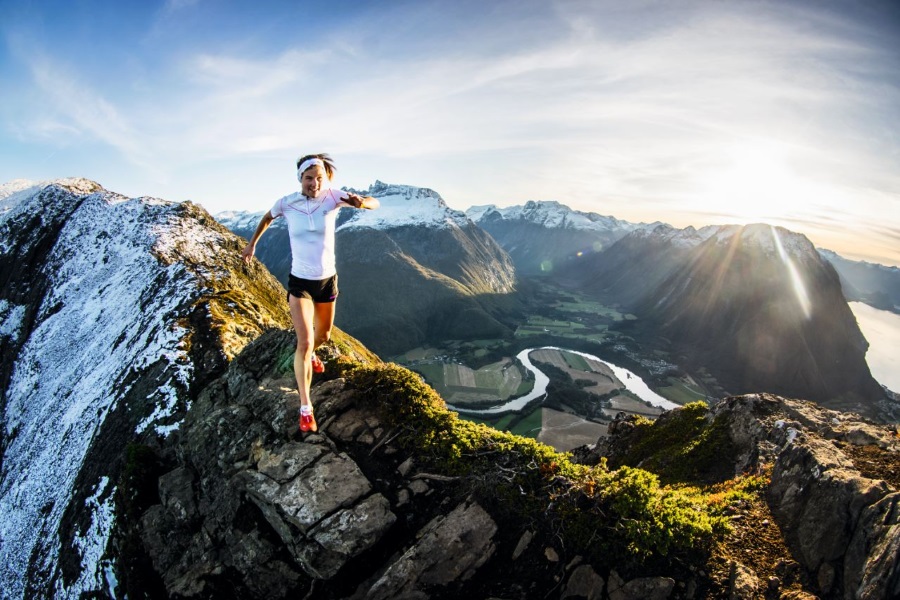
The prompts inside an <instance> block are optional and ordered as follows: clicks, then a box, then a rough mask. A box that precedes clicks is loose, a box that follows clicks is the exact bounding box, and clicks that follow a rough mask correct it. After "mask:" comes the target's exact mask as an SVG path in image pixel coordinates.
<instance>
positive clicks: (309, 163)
mask: <svg viewBox="0 0 900 600" xmlns="http://www.w3.org/2000/svg"><path fill="white" fill-rule="evenodd" d="M316 165H319V166H320V167H322V168H323V169H324V168H325V163H324V162H322V159H321V158H307V159H306V160H304V161H303V162H302V163H300V166H299V167H297V176H298V177H299V176H300V175H302V174H303V172H304V171H306V170H307V169H308V168H310V167H314V166H316Z"/></svg>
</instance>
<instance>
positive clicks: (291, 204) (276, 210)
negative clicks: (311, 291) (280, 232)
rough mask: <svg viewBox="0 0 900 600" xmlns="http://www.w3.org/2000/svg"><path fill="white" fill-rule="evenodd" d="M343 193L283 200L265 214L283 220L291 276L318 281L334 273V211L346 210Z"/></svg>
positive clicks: (324, 193)
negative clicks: (285, 225)
mask: <svg viewBox="0 0 900 600" xmlns="http://www.w3.org/2000/svg"><path fill="white" fill-rule="evenodd" d="M348 197H349V196H348V194H347V192H342V191H341V190H332V189H327V190H325V191H324V192H322V193H321V194H319V196H318V197H317V198H307V197H306V196H304V195H302V194H297V195H296V196H287V197H285V198H282V199H281V200H279V201H278V202H276V203H275V206H273V207H272V209H271V210H270V211H269V213H270V214H271V215H272V217H274V218H276V219H277V218H278V217H282V216H283V217H284V218H285V220H286V222H287V228H288V237H289V238H290V240H291V275H293V276H294V277H299V278H301V279H311V280H313V281H318V280H322V279H328V278H329V277H331V276H332V275H334V274H335V273H336V272H337V269H336V268H335V265H334V225H335V220H336V219H337V214H338V210H339V209H340V208H341V207H342V206H350V204H348V203H347V202H346V201H345V200H346V199H347V198H348Z"/></svg>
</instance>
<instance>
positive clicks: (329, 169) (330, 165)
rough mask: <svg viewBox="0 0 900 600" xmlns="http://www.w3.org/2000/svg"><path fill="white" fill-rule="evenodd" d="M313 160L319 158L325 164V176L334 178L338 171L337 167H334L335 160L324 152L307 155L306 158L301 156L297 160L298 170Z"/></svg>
mask: <svg viewBox="0 0 900 600" xmlns="http://www.w3.org/2000/svg"><path fill="white" fill-rule="evenodd" d="M311 158H318V159H319V160H321V161H322V162H323V163H324V164H325V174H326V175H328V179H331V178H333V177H334V172H335V171H336V170H337V167H335V166H334V159H332V158H331V156H329V155H328V154H325V153H324V152H323V153H322V154H307V155H306V156H301V157H300V158H298V159H297V168H298V169H299V168H300V165H302V164H303V163H304V162H306V161H308V160H309V159H311ZM301 174H302V173H301Z"/></svg>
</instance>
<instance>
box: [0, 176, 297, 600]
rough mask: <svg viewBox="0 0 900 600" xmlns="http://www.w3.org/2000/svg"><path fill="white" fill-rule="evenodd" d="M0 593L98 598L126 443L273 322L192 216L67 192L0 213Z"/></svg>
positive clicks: (183, 210)
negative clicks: (0, 459)
mask: <svg viewBox="0 0 900 600" xmlns="http://www.w3.org/2000/svg"><path fill="white" fill-rule="evenodd" d="M0 240H2V246H0V311H2V317H3V323H4V325H3V330H2V335H0V345H2V350H3V352H2V358H0V377H2V380H0V383H2V387H0V393H2V396H0V399H2V400H0V408H2V456H3V462H2V476H0V515H2V516H0V588H2V589H3V590H4V592H3V595H4V597H9V598H21V597H38V596H41V597H49V596H56V597H79V596H80V595H81V594H82V593H87V592H89V591H98V590H106V589H107V581H106V574H105V571H109V569H108V567H107V566H105V564H106V563H105V562H104V561H103V560H102V559H101V557H103V556H104V555H105V551H106V546H107V541H108V539H109V535H110V529H111V527H112V525H113V520H114V518H113V508H112V507H113V496H114V494H115V492H116V486H115V482H116V481H117V479H118V474H119V470H120V469H121V466H122V456H123V452H124V449H125V447H126V445H127V444H128V443H129V442H131V441H133V440H136V439H154V438H157V437H165V436H167V435H169V434H171V432H172V431H174V430H175V429H177V427H178V423H179V422H180V420H181V418H182V417H183V416H184V414H185V411H186V410H187V408H188V406H189V405H190V402H191V399H192V397H193V395H194V394H195V393H196V390H197V388H198V386H202V385H203V384H204V382H206V381H208V380H209V379H210V378H212V377H215V376H216V375H217V373H218V372H220V371H221V370H222V369H223V368H224V366H225V365H226V364H227V362H228V360H230V358H231V357H233V356H234V355H235V354H236V353H237V352H239V351H240V350H241V349H242V348H243V346H244V345H245V344H246V343H247V342H248V341H249V340H250V339H252V338H254V337H256V336H257V335H259V333H260V332H261V331H263V330H264V329H266V328H270V327H284V326H287V325H288V323H289V321H288V319H287V315H286V314H285V312H284V311H283V305H282V304H281V302H282V300H281V297H282V293H283V292H282V291H281V289H280V286H279V285H278V283H277V282H276V281H274V280H273V279H272V278H271V277H270V276H269V275H268V273H267V272H266V271H265V270H264V269H260V268H257V267H248V268H244V267H243V266H241V264H240V262H239V256H238V253H239V251H240V242H239V240H238V238H236V237H235V236H233V235H232V234H230V233H229V232H228V231H227V230H225V229H224V228H223V227H221V226H219V225H218V224H217V223H216V222H215V221H214V220H213V219H212V218H211V217H210V216H209V215H208V214H206V213H205V211H203V210H202V209H199V208H198V207H196V206H193V205H191V204H189V203H188V204H174V203H170V202H165V201H162V200H157V199H153V198H138V199H129V198H125V197H122V196H119V195H117V194H115V193H113V192H109V191H107V190H104V189H103V188H102V187H100V186H99V185H98V184H96V183H94V182H91V181H87V180H83V179H76V180H63V181H58V182H53V183H49V184H38V185H32V186H21V189H19V190H18V191H16V193H12V194H8V195H7V196H6V197H5V198H3V199H2V201H0Z"/></svg>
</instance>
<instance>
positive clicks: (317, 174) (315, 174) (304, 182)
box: [300, 165, 328, 198]
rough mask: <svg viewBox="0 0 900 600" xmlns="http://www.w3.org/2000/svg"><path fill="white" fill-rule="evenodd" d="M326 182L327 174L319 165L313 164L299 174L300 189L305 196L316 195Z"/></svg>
mask: <svg viewBox="0 0 900 600" xmlns="http://www.w3.org/2000/svg"><path fill="white" fill-rule="evenodd" d="M327 182H328V175H327V174H326V173H325V169H324V168H323V167H321V166H320V165H313V166H311V167H310V168H308V169H307V170H305V171H303V174H302V175H301V176H300V190H301V191H302V192H303V195H304V196H306V197H307V198H315V197H317V196H318V195H319V194H320V193H321V192H322V191H323V190H324V189H325V185H326V184H327Z"/></svg>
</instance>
